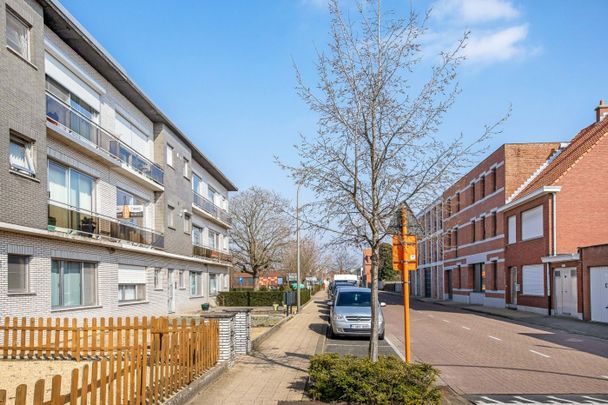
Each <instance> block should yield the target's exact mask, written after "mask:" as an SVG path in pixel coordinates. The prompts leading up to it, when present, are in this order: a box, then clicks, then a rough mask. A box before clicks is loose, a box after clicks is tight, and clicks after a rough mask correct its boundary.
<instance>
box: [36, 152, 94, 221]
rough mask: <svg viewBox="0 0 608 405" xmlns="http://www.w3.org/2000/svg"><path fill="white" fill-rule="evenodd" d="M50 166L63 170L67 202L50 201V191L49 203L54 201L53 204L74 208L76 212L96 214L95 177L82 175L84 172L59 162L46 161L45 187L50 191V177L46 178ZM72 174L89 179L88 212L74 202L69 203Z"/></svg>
mask: <svg viewBox="0 0 608 405" xmlns="http://www.w3.org/2000/svg"><path fill="white" fill-rule="evenodd" d="M51 165H54V166H57V167H60V168H62V169H64V170H65V176H66V178H65V180H66V191H67V198H66V200H67V202H66V203H64V202H63V201H58V200H53V199H51V198H50V190H49V200H50V201H54V202H56V203H59V204H65V205H67V206H68V207H72V208H76V209H77V210H78V211H85V212H90V213H96V212H97V211H96V205H97V204H96V200H97V179H96V178H95V177H93V176H91V175H89V174H87V173H84V172H82V171H80V170H78V169H75V168H73V167H71V166H67V165H64V164H63V163H59V162H57V161H56V160H53V159H48V164H47V177H48V178H47V186H49V189H50V181H51V178H50V176H48V173H49V172H50V167H51ZM72 172H76V173H77V174H78V175H79V176H84V177H87V178H89V179H90V180H91V209H90V210H88V209H86V208H82V207H80V206H79V205H80V204H79V205H76V204H75V201H71V198H72V192H71V191H72Z"/></svg>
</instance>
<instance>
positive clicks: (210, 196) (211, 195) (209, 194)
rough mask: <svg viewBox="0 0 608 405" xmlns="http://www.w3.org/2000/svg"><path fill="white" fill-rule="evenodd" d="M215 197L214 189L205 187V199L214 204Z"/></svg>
mask: <svg viewBox="0 0 608 405" xmlns="http://www.w3.org/2000/svg"><path fill="white" fill-rule="evenodd" d="M216 195H217V191H215V189H214V188H213V187H211V186H208V187H207V198H208V199H209V201H211V202H212V203H214V204H215V203H216V202H215V196H216Z"/></svg>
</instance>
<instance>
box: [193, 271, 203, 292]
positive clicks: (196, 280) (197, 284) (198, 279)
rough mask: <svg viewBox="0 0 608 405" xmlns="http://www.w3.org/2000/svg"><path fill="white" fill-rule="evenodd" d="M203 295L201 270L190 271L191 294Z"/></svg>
mask: <svg viewBox="0 0 608 405" xmlns="http://www.w3.org/2000/svg"><path fill="white" fill-rule="evenodd" d="M202 295H203V288H202V275H201V272H200V271H190V296H192V297H200V296H202Z"/></svg>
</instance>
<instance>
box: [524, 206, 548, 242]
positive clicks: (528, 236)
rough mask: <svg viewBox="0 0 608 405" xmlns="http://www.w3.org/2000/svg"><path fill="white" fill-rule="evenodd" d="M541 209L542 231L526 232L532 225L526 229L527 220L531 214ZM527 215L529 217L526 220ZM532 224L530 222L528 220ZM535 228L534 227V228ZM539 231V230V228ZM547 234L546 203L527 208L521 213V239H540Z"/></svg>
mask: <svg viewBox="0 0 608 405" xmlns="http://www.w3.org/2000/svg"><path fill="white" fill-rule="evenodd" d="M539 210H540V233H538V232H537V233H533V234H526V231H528V232H529V231H530V230H531V229H530V227H529V226H528V229H526V226H525V224H526V222H527V221H530V220H531V218H530V216H531V215H533V214H535V213H536V212H537V211H539ZM526 217H527V218H528V219H527V221H526ZM528 224H530V222H528ZM532 230H534V229H532ZM537 231H538V230H537ZM544 236H545V208H544V204H540V205H537V206H536V207H533V208H530V209H529V210H525V211H523V212H522V213H521V240H522V241H527V240H532V239H539V238H542V237H544Z"/></svg>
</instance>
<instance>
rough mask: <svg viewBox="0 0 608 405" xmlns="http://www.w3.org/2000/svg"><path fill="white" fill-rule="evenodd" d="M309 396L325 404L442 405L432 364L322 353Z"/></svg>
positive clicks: (314, 361) (312, 374) (317, 358)
mask: <svg viewBox="0 0 608 405" xmlns="http://www.w3.org/2000/svg"><path fill="white" fill-rule="evenodd" d="M308 372H309V374H310V385H309V386H308V393H309V394H310V396H312V397H313V398H314V399H317V400H321V401H324V402H331V401H343V402H346V403H349V404H351V403H352V404H375V405H389V404H412V405H426V404H433V405H434V404H439V403H440V402H441V391H440V390H439V388H437V387H436V386H435V380H436V379H437V375H438V371H437V370H436V369H434V368H433V367H431V366H430V365H428V364H406V363H404V362H403V361H401V360H399V359H398V358H396V357H384V356H381V357H380V358H379V359H378V361H377V362H375V363H374V362H372V361H371V360H369V359H368V358H366V357H355V356H348V355H347V356H340V355H338V354H335V353H329V354H318V355H315V356H313V357H312V358H311V360H310V367H309V370H308Z"/></svg>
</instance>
